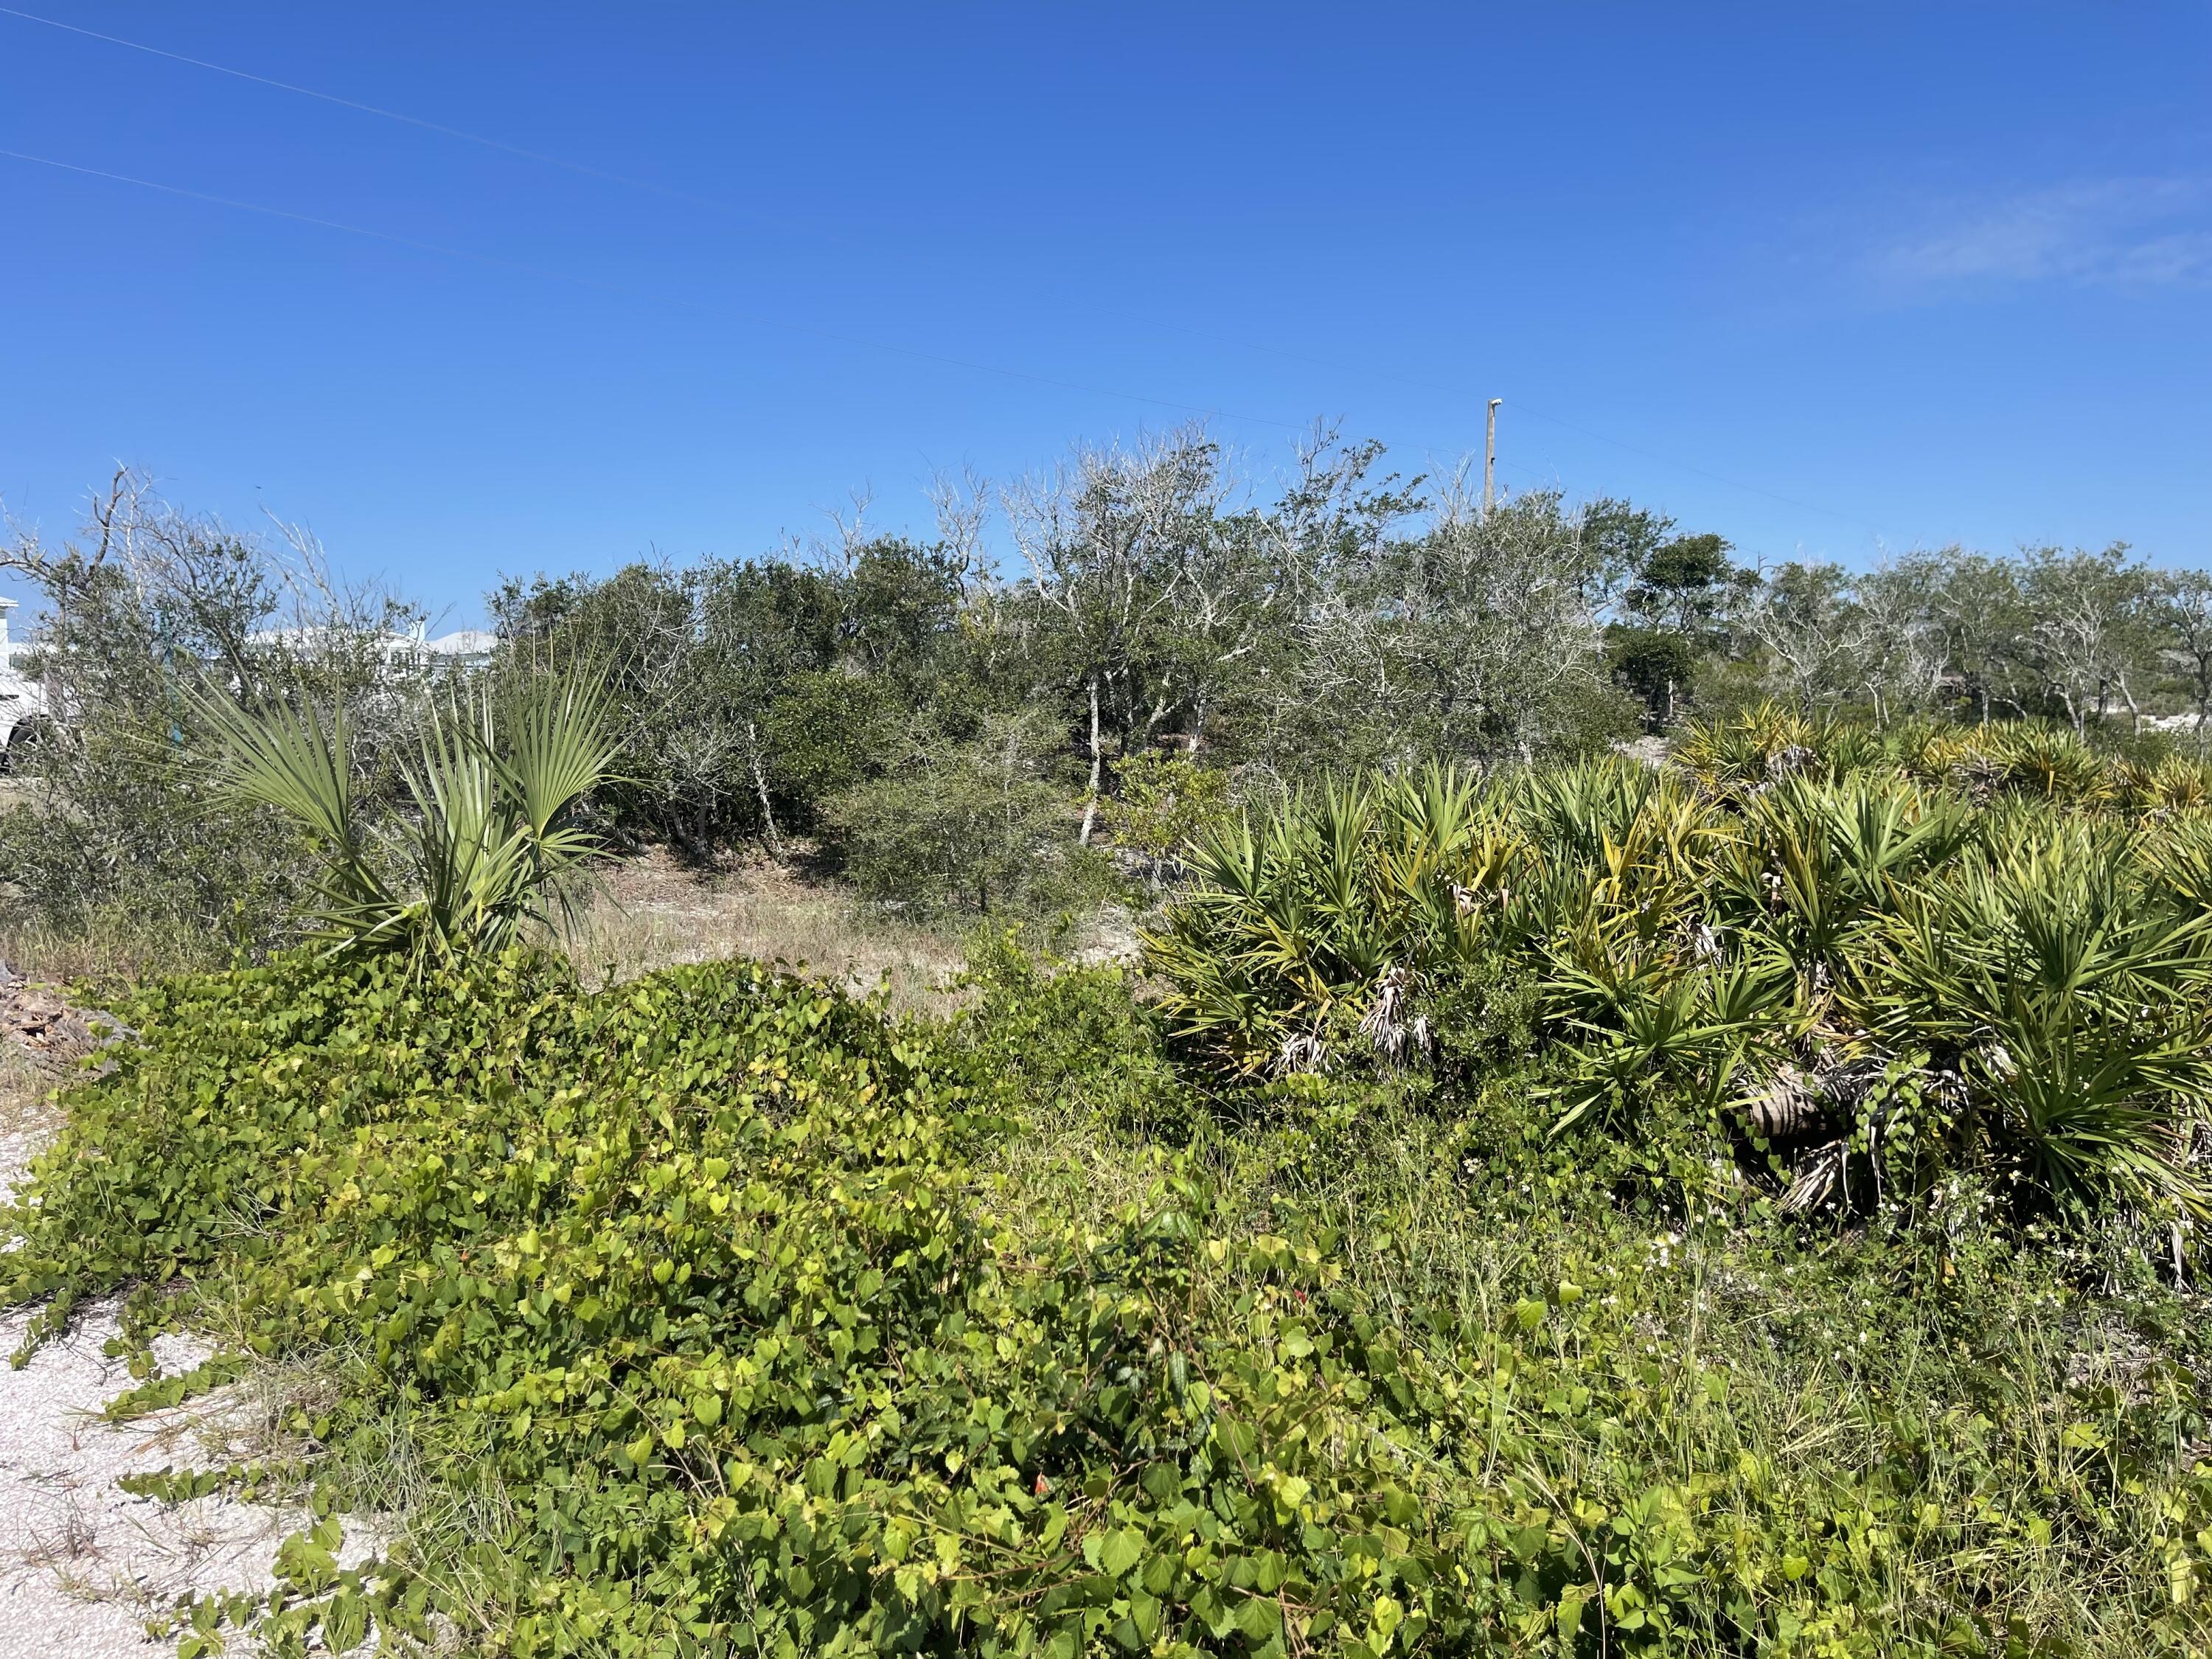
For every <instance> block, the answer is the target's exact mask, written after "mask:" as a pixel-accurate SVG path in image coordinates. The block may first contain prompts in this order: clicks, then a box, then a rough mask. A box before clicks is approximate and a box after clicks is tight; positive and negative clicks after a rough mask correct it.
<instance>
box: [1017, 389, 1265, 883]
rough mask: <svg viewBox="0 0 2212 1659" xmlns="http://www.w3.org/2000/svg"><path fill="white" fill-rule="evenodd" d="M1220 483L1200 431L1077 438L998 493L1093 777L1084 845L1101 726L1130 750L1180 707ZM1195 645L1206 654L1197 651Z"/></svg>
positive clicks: (1216, 461) (1101, 752) (1186, 692)
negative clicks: (1193, 610) (1183, 619)
mask: <svg viewBox="0 0 2212 1659" xmlns="http://www.w3.org/2000/svg"><path fill="white" fill-rule="evenodd" d="M1228 489H1229V485H1228V481H1227V480H1226V478H1225V476H1224V474H1223V471H1222V467H1221V454H1220V449H1219V447H1218V445H1216V444H1215V443H1214V442H1213V441H1212V440H1211V439H1209V438H1207V437H1206V435H1205V433H1204V432H1203V431H1202V430H1201V429H1200V428H1194V427H1193V428H1182V429H1181V430H1179V431H1176V432H1172V433H1170V434H1167V435H1164V436H1161V437H1157V438H1150V439H1146V440H1143V441H1139V443H1138V444H1137V445H1136V446H1135V447H1133V448H1126V449H1125V448H1122V447H1120V446H1118V445H1115V446H1110V447H1103V448H1101V447H1081V448H1079V449H1078V450H1077V451H1076V453H1075V455H1074V457H1073V460H1072V461H1070V462H1069V463H1068V464H1067V465H1064V466H1062V467H1061V468H1060V471H1058V472H1056V473H1054V475H1053V476H1051V477H1048V478H1033V479H1030V480H1027V481H1025V482H1024V483H1021V484H1018V485H1017V486H1015V487H1013V488H1012V489H1009V490H1007V491H1006V495H1005V497H1004V501H1005V507H1006V516H1007V520H1008V521H1009V523H1010V524H1011V526H1012V530H1013V535H1014V541H1015V544H1016V545H1017V546H1018V548H1019V549H1020V550H1021V553H1022V556H1023V558H1024V561H1025V562H1027V564H1028V567H1029V572H1030V588H1029V591H1030V595H1031V596H1032V598H1033V599H1034V601H1035V604H1036V608H1037V611H1038V614H1039V619H1040V623H1041V624H1042V629H1041V632H1042V640H1041V641H1040V643H1041V647H1042V650H1043V652H1044V653H1045V654H1046V656H1047V659H1048V661H1049V662H1050V664H1051V665H1052V666H1053V668H1054V678H1056V679H1057V680H1058V681H1059V682H1060V684H1061V685H1062V686H1063V687H1064V688H1066V689H1067V690H1072V691H1073V692H1074V693H1075V695H1076V696H1078V697H1079V699H1080V700H1081V701H1080V705H1079V708H1080V713H1079V718H1080V719H1082V720H1084V721H1085V732H1086V738H1085V751H1086V755H1087V758H1088V760H1089V763H1090V778H1089V782H1088V784H1087V786H1086V787H1085V795H1084V808H1083V823H1082V828H1081V830H1080V832H1079V835H1078V837H1077V839H1078V840H1079V842H1083V843H1085V844H1088V843H1089V842H1090V840H1091V830H1092V829H1093V827H1094V826H1095V824H1096V823H1097V816H1098V805H1099V800H1100V797H1101V793H1102V790H1103V787H1104V783H1105V766H1106V740H1107V738H1108V736H1109V733H1110V734H1111V735H1113V736H1115V738H1118V740H1119V746H1120V747H1121V750H1123V752H1127V749H1128V746H1129V743H1130V739H1131V738H1132V736H1133V735H1138V736H1141V737H1145V738H1149V737H1150V736H1151V735H1152V732H1154V731H1156V730H1158V728H1159V727H1160V726H1161V723H1162V722H1163V721H1164V720H1167V719H1168V718H1169V717H1170V715H1171V714H1175V713H1176V712H1177V711H1178V710H1179V709H1182V708H1185V707H1187V706H1188V704H1189V703H1190V702H1191V700H1192V698H1193V694H1194V690H1195V685H1194V679H1193V676H1192V674H1191V672H1190V669H1191V667H1192V665H1193V659H1192V657H1191V655H1190V653H1188V652H1185V651H1182V650H1178V649H1177V648H1176V643H1177V641H1176V639H1175V635H1176V632H1177V629H1176V620H1177V616H1178V611H1179V608H1180V607H1182V606H1184V605H1188V604H1189V603H1190V602H1191V601H1192V600H1194V599H1197V598H1200V596H1201V587H1202V584H1201V577H1202V575H1203V574H1205V573H1206V572H1208V571H1209V570H1210V569H1212V568H1214V567H1215V566H1217V565H1218V563H1219V562H1220V561H1218V559H1215V558H1211V557H1209V555H1210V554H1211V553H1212V551H1213V547H1212V544H1213V542H1214V538H1216V536H1217V534H1218V529H1219V519H1220V515H1221V512H1222V507H1223V505H1224V502H1225V500H1226V497H1227V495H1228ZM1201 654H1202V653H1201Z"/></svg>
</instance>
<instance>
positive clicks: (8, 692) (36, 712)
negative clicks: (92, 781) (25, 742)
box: [0, 599, 46, 757]
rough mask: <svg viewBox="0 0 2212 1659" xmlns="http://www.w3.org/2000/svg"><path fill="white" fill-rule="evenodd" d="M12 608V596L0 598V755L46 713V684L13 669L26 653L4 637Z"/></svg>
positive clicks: (13, 603) (6, 633)
mask: <svg viewBox="0 0 2212 1659" xmlns="http://www.w3.org/2000/svg"><path fill="white" fill-rule="evenodd" d="M14 609H15V600H13V599H0V757H5V756H6V754H7V753H8V751H9V750H10V749H11V748H13V747H14V746H15V743H16V742H17V741H18V734H19V733H20V734H21V737H22V738H28V737H29V736H30V734H31V733H32V732H33V731H35V730H36V729H37V727H38V726H39V725H40V724H41V723H42V722H43V721H44V720H45V719H46V688H45V687H44V686H42V685H40V684H39V683H38V682H37V681H36V680H34V679H31V678H28V677H27V676H26V675H24V674H21V673H20V672H18V671H17V670H16V666H15V665H16V662H17V660H18V659H21V658H22V657H23V656H25V655H27V654H28V653H27V647H24V646H21V645H19V644H17V643H16V642H15V641H13V640H10V639H9V637H8V613H9V611H13V610H14Z"/></svg>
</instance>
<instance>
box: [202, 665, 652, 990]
mask: <svg viewBox="0 0 2212 1659" xmlns="http://www.w3.org/2000/svg"><path fill="white" fill-rule="evenodd" d="M504 690H507V686H506V684H505V683H504V682H502V683H501V684H500V685H499V686H497V687H495V686H493V685H489V684H487V685H483V686H480V687H477V688H474V689H473V690H471V691H469V692H467V693H466V694H459V693H457V694H455V695H454V696H453V698H452V699H451V700H450V701H442V702H434V703H433V705H432V707H431V711H430V714H429V718H428V721H427V723H426V725H425V726H424V728H423V731H422V738H421V746H420V749H419V750H418V751H417V753H416V756H415V757H414V758H413V760H412V761H411V762H410V763H406V764H404V765H403V767H402V769H401V775H402V777H403V778H404V781H405V784H406V788H407V793H408V794H409V795H410V797H411V798H412V800H413V804H414V808H415V811H414V822H413V823H412V825H411V826H410V829H411V830H412V833H411V835H410V836H407V843H408V844H407V845H406V846H405V848H404V852H403V853H402V854H401V855H400V856H399V857H398V860H391V859H389V858H387V857H386V856H385V854H386V849H385V848H380V847H379V846H378V845H377V844H376V840H375V837H374V833H373V830H372V829H371V827H370V826H369V825H368V824H367V823H364V822H363V821H362V816H361V814H360V812H359V811H357V810H356V802H355V793H354V783H353V777H354V771H355V762H354V759H353V756H352V746H353V745H352V742H351V734H350V733H349V731H348V729H347V726H346V724H345V720H344V716H343V714H339V715H338V716H337V718H336V719H335V720H333V721H332V722H331V724H329V725H325V721H324V720H323V717H322V716H321V715H320V714H318V713H317V712H315V710H314V709H313V708H312V707H310V708H307V709H306V710H305V711H295V710H291V709H285V708H276V709H264V710H258V711H254V712H251V713H249V712H248V711H246V710H245V709H242V708H238V707H237V706H236V705H234V704H232V703H229V702H227V701H225V700H223V699H222V698H219V697H215V696H207V697H203V698H201V699H199V700H198V702H197V712H198V713H199V714H200V715H201V717H202V718H203V719H204V720H205V721H206V723H207V724H208V725H209V726H210V727H212V728H213V730H214V731H215V732H216V736H217V738H218V741H219V743H220V744H221V759H220V767H221V775H222V779H223V781H224V783H225V784H226V785H227V787H228V788H229V790H230V791H231V793H234V795H235V796H237V797H238V798H240V799H243V800H245V801H247V802H250V803H252V804H254V805H260V806H265V807H270V808H273V809H275V810H276V811H279V812H282V813H283V815H284V816H285V817H289V818H290V819H291V820H292V822H293V823H294V824H295V826H296V827H297V828H298V829H299V830H300V831H301V835H302V836H303V838H304V840H305V842H306V844H307V850H308V852H309V853H310V854H312V855H313V857H314V858H315V859H316V860H317V861H318V862H319V866H320V869H319V877H318V879H317V884H316V890H317V894H318V896H319V900H320V902H321V905H322V909H321V912H320V915H319V921H321V923H322V926H323V928H324V931H325V934H326V935H327V936H328V937H329V938H330V939H332V940H334V941H336V942H337V943H338V944H341V945H368V946H375V947H391V946H397V947H400V948H404V949H407V950H410V951H414V952H415V953H416V956H417V957H421V956H422V955H425V954H428V953H430V952H436V953H439V954H443V955H451V954H453V953H454V952H456V951H500V950H502V949H504V948H505V947H506V946H507V945H509V944H510V943H512V942H513V939H515V937H516V935H517V933H518V930H519V929H520V928H521V927H523V926H524V925H525V924H526V923H531V922H535V923H538V924H539V925H541V926H543V925H544V924H546V923H548V922H549V921H550V915H549V913H548V909H547V907H548V905H549V904H550V903H553V902H556V901H564V900H565V896H566V894H567V891H568V889H569V888H570V887H571V886H573V885H574V883H575V882H576V880H577V879H578V878H579V877H580V875H581V873H582V872H583V870H584V867H585V866H586V863H587V862H588V861H589V860H590V859H591V858H592V856H593V854H596V852H597V851H598V850H599V849H598V843H597V842H596V841H595V840H594V839H593V838H592V836H590V835H589V834H587V833H586V831H585V830H583V829H580V827H578V825H577V824H576V823H574V816H575V813H576V809H577V807H578V806H579V805H580V803H581V802H582V801H583V799H584V798H585V797H586V795H588V794H589V793H591V791H592V789H593V788H595V787H598V786H599V784H600V783H601V782H603V781H605V778H606V776H607V775H608V771H609V769H610V766H611V763H612V761H613V758H614V752H615V744H614V739H613V736H612V732H611V720H610V718H609V714H610V705H609V702H608V700H607V697H606V695H605V692H604V691H603V690H597V689H587V688H586V687H585V686H584V685H583V684H580V682H578V681H576V680H574V679H570V680H568V681H567V682H555V681H550V680H545V679H539V678H532V679H527V680H526V681H524V682H523V683H522V684H520V686H519V687H515V688H513V691H512V694H511V695H510V696H507V699H506V700H505V702H504V704H503V705H502V703H501V702H500V701H499V700H497V698H496V697H495V692H498V691H504ZM392 862H397V863H398V866H399V867H398V872H396V874H395V873H393V872H389V871H387V868H386V866H387V864H389V863H392Z"/></svg>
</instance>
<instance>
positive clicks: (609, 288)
mask: <svg viewBox="0 0 2212 1659" xmlns="http://www.w3.org/2000/svg"><path fill="white" fill-rule="evenodd" d="M0 157H5V158H6V159H8V160H9V161H29V162H33V163H35V164H36V165H38V166H40V167H53V168H56V169H58V171H60V172H63V173H79V174H82V176H84V177H85V178H88V179H107V180H109V181H111V182H112V183H115V184H118V185H133V186H135V187H137V189H140V190H150V191H159V192H160V193H161V194H162V195H165V196H177V197H183V198H184V199H185V200H187V201H192V202H205V203H208V204H211V205H213V206H216V207H223V208H231V209H234V210H237V211H239V212H240V213H257V214H260V215H262V216H264V217H266V218H270V219H285V220H289V221H291V222H293V223H295V224H301V225H313V226H314V227H316V228H319V229H322V230H335V231H340V232H343V234H346V235H349V236H362V237H367V238H368V239H369V240H372V241H378V242H385V243H388V244H390V245H391V246H394V247H404V248H410V249H412V250H414V251H415V252H421V253H436V254H442V255H445V256H446V257H447V258H455V259H472V260H475V261H477V262H478V263H480V264H489V265H499V266H503V267H504V268H506V269H507V270H517V271H521V272H524V273H525V274H526V275H529V276H537V277H540V278H542V279H544V280H545V281H548V282H556V283H569V284H571V285H573V286H574V287H577V288H585V289H597V290H598V291H599V292H601V293H604V294H612V295H618V296H620V297H621V298H623V299H626V300H633V301H641V302H642V303H645V304H647V305H659V306H673V307H680V308H681V309H684V310H686V311H696V312H698V313H702V314H704V315H707V316H710V317H718V318H723V319H732V318H734V319H738V320H741V321H744V322H749V323H752V324H755V325H758V326H762V327H766V328H780V329H785V330H787V331H790V332H792V333H793V334H805V335H811V336H812V337H814V338H816V339H820V340H834V341H836V342H837V343H840V344H842V345H849V346H858V347H860V348H861V349H864V350H872V351H887V352H890V353H892V354H894V355H896V356H901V357H912V358H915V359H916V360H917V361H919V362H929V363H941V364H945V365H946V366H947V367H950V368H965V369H969V370H973V371H974V372H975V373H977V374H998V375H1003V376H1005V377H1006V379H1009V380H1027V381H1030V383H1032V384H1033V385H1036V386H1057V387H1059V388H1060V390H1062V391H1065V392H1083V393H1085V395H1087V396H1090V397H1094V398H1121V399H1122V400H1124V401H1126V402H1128V403H1138V404H1152V405H1153V406H1154V407H1155V408H1159V409H1172V410H1179V411H1181V412H1182V413H1183V414H1186V415H1197V416H1205V417H1211V418H1219V419H1226V420H1231V421H1238V422H1245V423H1248V424H1250V425H1254V426H1271V427H1278V428H1281V429H1282V430H1284V431H1285V432H1303V431H1304V430H1305V429H1306V428H1305V425H1304V423H1302V422H1297V421H1278V420H1273V419H1271V418H1269V417H1268V416H1264V415H1240V414H1238V413H1237V412H1236V411H1235V410H1226V409H1218V408H1206V407H1205V406H1203V405H1200V404H1187V403H1179V402H1177V401H1176V400H1175V399H1174V398H1154V397H1151V396H1148V395H1147V394H1146V393H1144V392H1121V391H1118V390H1116V389H1115V388H1114V387H1112V386H1091V385H1089V384H1086V383H1085V382H1084V381H1081V380H1063V379H1061V378H1060V377H1059V376H1057V375H1052V374H1032V373H1031V372H1030V371H1029V370H1027V369H1021V368H1006V366H1005V365H1004V364H1001V363H986V362H977V361H975V359H973V358H969V357H952V356H946V355H945V353H943V352H939V351H924V350H922V349H919V348H918V347H915V346H904V345H898V344H895V343H892V342H890V341H887V340H870V339H865V338H863V337H860V336H859V335H854V334H841V333H838V332H837V331H836V330H834V329H826V328H816V327H814V326H812V325H810V324H806V323H794V322H791V321H788V320H787V319H783V318H781V317H768V316H763V315H761V314H759V313H749V312H741V311H732V310H729V309H727V308H726V307H720V306H716V305H710V304H708V303H707V302H706V301H701V300H687V299H684V297H682V296H681V295H670V294H653V293H648V292H647V291H645V290H644V289H634V288H628V287H625V286H623V284H621V283H610V282H605V281H603V280H601V279H599V278H598V277H593V276H577V275H576V274H575V273H574V272H573V271H566V270H555V269H554V268H552V267H551V266H549V265H539V264H529V263H526V261H523V260H520V259H510V258H506V257H505V256H503V255H501V254H497V253H484V252H478V251H477V249H474V248H465V247H454V246H451V245H450V244H447V243H443V242H428V241H423V240H420V239H418V238H416V237H412V236H400V235H396V234H393V233H392V232H390V231H385V230H375V229H372V228H369V227H368V226H366V225H353V224H348V223H346V222H344V221H343V220H339V219H324V218H319V217H318V216H315V215H313V214H311V213H295V212H294V211H293V210H290V209H289V208H277V207H268V206H265V205H264V204H261V203H258V202H245V201H240V200H239V199H238V198H237V197H232V196H216V195H213V194H211V193H210V192H209V191H200V190H190V189H187V188H186V187H185V186H184V185H165V184H162V183H161V182H160V181H159V180H157V179H139V178H135V177H133V176H132V175H131V174H130V173H109V172H107V171H106V170H105V169H103V168H100V167H81V166H79V165H77V164H76V162H74V161H57V160H56V159H54V158H53V157H52V156H51V155H30V154H28V153H27V152H25V151H22V150H15V149H0Z"/></svg>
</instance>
